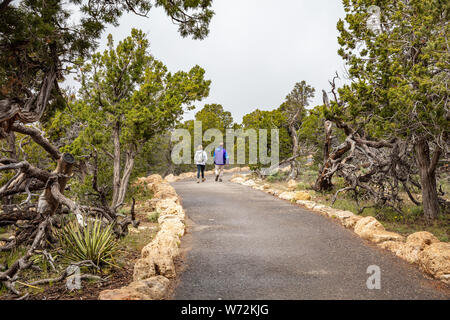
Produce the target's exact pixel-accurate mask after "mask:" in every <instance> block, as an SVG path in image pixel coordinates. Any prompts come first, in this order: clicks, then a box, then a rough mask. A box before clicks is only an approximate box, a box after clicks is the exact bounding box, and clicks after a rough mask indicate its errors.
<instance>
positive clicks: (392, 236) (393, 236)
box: [367, 231, 405, 243]
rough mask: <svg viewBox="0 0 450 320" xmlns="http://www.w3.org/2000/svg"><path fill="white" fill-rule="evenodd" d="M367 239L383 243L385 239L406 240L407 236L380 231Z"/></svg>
mask: <svg viewBox="0 0 450 320" xmlns="http://www.w3.org/2000/svg"><path fill="white" fill-rule="evenodd" d="M367 240H370V241H372V242H374V243H381V242H385V241H400V242H403V241H405V238H404V237H403V236H401V235H399V234H398V233H395V232H389V231H378V232H375V233H373V234H371V235H369V236H368V238H367Z"/></svg>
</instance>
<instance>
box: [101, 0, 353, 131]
mask: <svg viewBox="0 0 450 320" xmlns="http://www.w3.org/2000/svg"><path fill="white" fill-rule="evenodd" d="M213 10H214V11H215V16H214V17H213V20H212V23H211V25H210V34H209V36H208V38H207V39H205V40H192V39H188V38H185V39H183V38H182V37H181V36H180V35H179V34H178V31H177V26H176V25H174V24H172V22H171V20H170V19H169V18H168V17H167V16H166V15H165V14H164V12H163V11H162V10H159V9H152V11H151V12H150V14H149V18H142V17H138V16H135V15H132V14H129V15H125V16H123V17H122V18H121V20H120V26H119V27H117V28H114V27H109V28H108V29H107V30H106V32H105V33H104V34H103V36H102V41H101V44H102V46H101V48H102V50H103V49H104V48H105V43H106V37H107V35H108V34H109V33H112V34H113V36H114V39H115V41H117V42H118V40H120V39H122V38H124V37H126V36H128V35H129V34H130V31H131V28H139V29H142V30H143V31H144V32H146V33H147V34H148V37H149V40H150V47H151V52H152V54H153V55H154V56H155V58H157V59H159V60H161V61H163V62H164V63H165V64H166V65H167V66H168V68H169V70H170V71H174V72H175V71H177V70H186V71H187V70H188V69H189V68H191V67H192V66H194V65H196V64H198V65H200V66H201V67H203V68H204V69H205V71H206V78H207V79H210V80H212V84H211V91H210V95H209V97H208V98H207V99H205V100H202V101H201V102H200V103H197V104H196V106H197V109H196V110H195V111H192V112H189V113H187V114H186V116H185V119H192V118H193V116H194V114H195V112H196V111H198V110H200V109H201V107H202V106H203V105H204V104H206V103H219V104H222V105H223V106H224V108H225V109H226V110H228V111H231V113H232V114H233V118H234V120H235V121H236V122H240V121H241V120H242V117H243V116H244V115H245V114H247V113H249V112H251V111H253V110H254V109H256V108H259V109H262V110H272V109H275V108H277V107H278V106H279V105H280V104H281V103H282V102H283V100H284V98H285V96H286V95H287V94H288V93H289V92H290V91H291V90H292V88H293V87H294V84H295V83H296V82H299V81H301V80H305V81H306V82H307V83H309V84H310V85H312V86H313V87H315V88H316V97H315V99H314V101H313V103H312V105H313V106H315V105H318V104H321V103H322V94H321V90H322V89H325V90H327V91H329V89H330V88H329V85H328V80H329V79H331V78H332V77H333V75H334V72H335V71H338V72H339V73H340V74H341V75H342V74H343V70H344V69H343V62H342V60H341V58H340V57H339V56H338V54H337V50H338V44H337V30H336V23H337V21H338V19H339V18H340V17H342V18H343V17H344V16H345V13H344V9H343V6H342V3H341V1H340V0H315V1H312V0H282V1H280V0H214V1H213ZM117 42H116V43H117Z"/></svg>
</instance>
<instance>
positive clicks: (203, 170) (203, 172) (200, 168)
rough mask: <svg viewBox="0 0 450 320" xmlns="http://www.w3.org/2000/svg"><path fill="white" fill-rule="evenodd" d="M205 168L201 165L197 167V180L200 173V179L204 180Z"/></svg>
mask: <svg viewBox="0 0 450 320" xmlns="http://www.w3.org/2000/svg"><path fill="white" fill-rule="evenodd" d="M205 167H206V166H204V165H202V164H198V165H197V179H200V172H201V173H202V179H203V178H205Z"/></svg>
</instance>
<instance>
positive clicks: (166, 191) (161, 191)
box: [152, 183, 178, 199]
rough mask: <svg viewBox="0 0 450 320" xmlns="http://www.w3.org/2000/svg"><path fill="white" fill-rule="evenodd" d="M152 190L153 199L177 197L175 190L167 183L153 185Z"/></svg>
mask: <svg viewBox="0 0 450 320" xmlns="http://www.w3.org/2000/svg"><path fill="white" fill-rule="evenodd" d="M152 190H153V192H154V194H153V198H155V199H168V198H177V197H178V195H177V193H176V191H175V188H174V187H172V186H171V185H170V184H168V183H163V184H159V185H153V188H152Z"/></svg>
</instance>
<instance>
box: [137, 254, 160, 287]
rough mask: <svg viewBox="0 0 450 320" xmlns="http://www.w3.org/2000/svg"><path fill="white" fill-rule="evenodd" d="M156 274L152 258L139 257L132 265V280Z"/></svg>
mask: <svg viewBox="0 0 450 320" xmlns="http://www.w3.org/2000/svg"><path fill="white" fill-rule="evenodd" d="M153 276H156V268H155V262H154V261H153V259H151V258H149V257H147V258H141V259H139V260H138V261H137V262H136V264H135V265H134V270H133V280H134V281H140V280H144V279H148V278H150V277H153Z"/></svg>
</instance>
